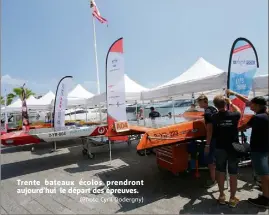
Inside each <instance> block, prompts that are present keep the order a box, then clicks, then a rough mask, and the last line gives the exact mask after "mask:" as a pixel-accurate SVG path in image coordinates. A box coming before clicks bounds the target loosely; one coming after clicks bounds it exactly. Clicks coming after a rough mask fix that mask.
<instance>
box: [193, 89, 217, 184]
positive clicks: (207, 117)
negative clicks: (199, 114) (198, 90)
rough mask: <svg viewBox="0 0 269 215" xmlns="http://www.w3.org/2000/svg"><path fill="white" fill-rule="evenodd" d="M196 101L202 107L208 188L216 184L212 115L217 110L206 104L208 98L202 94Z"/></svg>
mask: <svg viewBox="0 0 269 215" xmlns="http://www.w3.org/2000/svg"><path fill="white" fill-rule="evenodd" d="M196 100H197V103H198V105H199V107H200V108H203V109H204V121H205V124H206V146H205V154H206V156H205V158H206V162H207V165H208V169H209V172H210V180H208V181H207V183H206V187H207V188H210V187H213V186H215V185H216V184H217V182H216V177H215V159H216V158H215V145H216V141H215V138H214V137H213V136H212V134H213V124H212V120H211V118H212V115H213V114H215V113H217V112H218V110H217V109H216V108H215V107H213V106H210V105H208V98H207V96H205V95H204V94H202V95H200V96H199V97H198V98H197V99H196Z"/></svg>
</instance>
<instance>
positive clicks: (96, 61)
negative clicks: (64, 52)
mask: <svg viewBox="0 0 269 215" xmlns="http://www.w3.org/2000/svg"><path fill="white" fill-rule="evenodd" d="M92 25H93V39H94V53H95V64H96V82H97V83H96V85H97V94H98V95H100V82H99V67H98V58H97V45H96V31H95V21H94V16H92ZM98 109H99V121H100V124H102V112H101V105H100V104H99V105H98ZM103 141H104V138H103V137H101V142H103Z"/></svg>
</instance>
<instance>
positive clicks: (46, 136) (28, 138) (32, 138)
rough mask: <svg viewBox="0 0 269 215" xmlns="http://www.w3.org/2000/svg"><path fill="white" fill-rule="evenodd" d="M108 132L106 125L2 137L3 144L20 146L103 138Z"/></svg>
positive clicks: (18, 132)
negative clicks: (85, 138) (84, 138)
mask: <svg viewBox="0 0 269 215" xmlns="http://www.w3.org/2000/svg"><path fill="white" fill-rule="evenodd" d="M106 132H107V126H106V125H100V126H85V127H76V128H68V129H64V130H62V131H56V132H55V131H54V130H53V129H52V128H41V129H32V130H30V132H29V133H26V132H24V131H16V132H10V133H6V134H4V135H1V144H3V145H15V146H18V145H26V144H37V143H41V142H54V141H64V140H70V139H77V138H81V137H88V136H92V137H95V136H102V135H105V134H106Z"/></svg>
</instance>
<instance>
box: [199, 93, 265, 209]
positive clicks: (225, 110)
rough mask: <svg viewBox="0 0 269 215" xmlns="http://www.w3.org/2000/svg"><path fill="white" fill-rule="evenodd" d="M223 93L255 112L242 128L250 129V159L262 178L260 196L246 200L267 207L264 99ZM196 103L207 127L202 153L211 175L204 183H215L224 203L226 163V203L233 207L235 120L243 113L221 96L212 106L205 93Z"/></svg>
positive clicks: (237, 160)
mask: <svg viewBox="0 0 269 215" xmlns="http://www.w3.org/2000/svg"><path fill="white" fill-rule="evenodd" d="M226 93H227V95H229V96H230V95H234V96H235V97H237V98H238V99H240V100H241V101H242V102H245V103H247V104H248V105H249V106H250V109H251V110H252V111H253V112H254V113H255V115H253V117H252V118H251V119H250V120H249V121H248V123H247V124H246V125H244V126H243V127H242V128H241V129H242V130H246V129H248V128H252V132H251V137H250V154H251V161H252V166H253V167H254V171H255V173H256V175H258V176H259V177H260V178H261V187H262V195H259V196H258V197H257V198H255V199H248V201H249V202H250V203H251V204H253V205H256V206H258V207H264V208H269V132H268V131H269V114H268V111H267V107H266V100H265V99H264V98H263V97H255V98H253V99H252V100H250V101H249V100H248V99H246V98H245V97H244V96H242V95H240V94H238V93H235V92H233V91H231V90H227V92H226ZM197 102H198V104H199V106H200V108H203V109H204V120H205V124H206V130H207V139H206V147H205V152H206V157H207V163H208V167H209V171H210V178H211V180H210V181H209V184H207V185H208V186H213V185H215V184H216V183H217V184H218V187H219V192H220V194H219V198H218V202H219V203H220V204H226V196H225V194H224V182H225V175H226V167H227V166H228V173H229V175H230V198H229V205H230V206H231V207H236V206H237V205H238V203H239V199H238V198H237V197H236V191H237V174H238V164H239V159H238V158H239V153H238V151H237V150H236V148H235V147H234V145H233V144H234V143H239V130H238V123H239V121H240V119H241V117H242V114H243V113H241V111H240V109H239V108H238V107H237V106H236V105H234V104H233V103H232V102H231V100H230V99H229V98H226V97H224V96H222V95H220V96H216V97H215V98H214V100H213V103H214V106H215V107H213V106H209V105H208V98H207V97H206V96H205V95H201V96H199V97H198V99H197Z"/></svg>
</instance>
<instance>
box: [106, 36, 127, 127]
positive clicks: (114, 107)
mask: <svg viewBox="0 0 269 215" xmlns="http://www.w3.org/2000/svg"><path fill="white" fill-rule="evenodd" d="M106 68H107V72H106V76H107V77H106V79H107V86H106V87H107V89H106V92H107V113H108V124H109V125H110V124H113V123H114V122H115V121H126V120H127V115H126V104H125V82H124V58H123V39H122V38H120V39H118V40H117V41H115V42H114V43H113V44H112V46H111V47H110V49H109V51H108V54H107V60H106Z"/></svg>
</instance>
